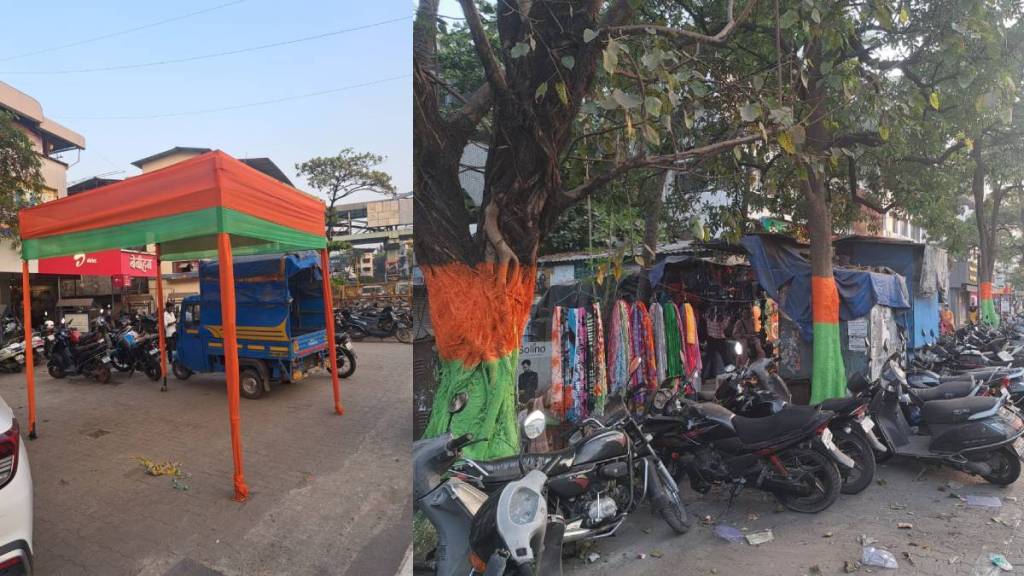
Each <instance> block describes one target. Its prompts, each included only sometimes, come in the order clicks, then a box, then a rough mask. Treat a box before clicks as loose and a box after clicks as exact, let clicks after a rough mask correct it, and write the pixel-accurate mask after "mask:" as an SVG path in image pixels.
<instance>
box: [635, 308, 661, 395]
mask: <svg viewBox="0 0 1024 576" xmlns="http://www.w3.org/2000/svg"><path fill="white" fill-rule="evenodd" d="M638 306H639V307H640V318H641V321H642V322H643V339H644V373H645V376H646V380H647V388H648V389H649V390H655V389H657V388H658V384H660V383H661V381H660V380H658V352H657V349H656V348H655V346H654V323H653V322H652V321H651V315H650V314H649V313H648V312H647V306H646V305H644V303H643V302H640V303H639V304H638Z"/></svg>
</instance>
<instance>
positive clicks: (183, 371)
mask: <svg viewBox="0 0 1024 576" xmlns="http://www.w3.org/2000/svg"><path fill="white" fill-rule="evenodd" d="M171 371H172V372H174V377H175V378H177V379H178V380H188V379H189V376H192V371H191V370H189V369H188V366H185V365H184V364H182V363H181V361H180V360H175V361H174V363H173V364H172V365H171Z"/></svg>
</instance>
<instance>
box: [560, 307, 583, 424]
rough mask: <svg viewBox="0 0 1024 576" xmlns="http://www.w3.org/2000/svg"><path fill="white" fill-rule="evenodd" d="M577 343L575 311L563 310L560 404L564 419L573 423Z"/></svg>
mask: <svg viewBox="0 0 1024 576" xmlns="http://www.w3.org/2000/svg"><path fill="white" fill-rule="evenodd" d="M578 344H579V343H578V342H577V341H576V309H575V308H566V309H565V327H564V329H563V331H562V372H563V374H564V378H565V382H564V385H563V388H562V389H563V394H562V403H563V404H564V406H565V408H564V411H565V419H566V420H568V421H570V422H574V421H575V417H576V412H575V410H576V406H575V405H573V395H574V388H575V386H576V380H577V375H576V372H577V368H578V364H577V362H576V358H577V356H578V350H579V346H578Z"/></svg>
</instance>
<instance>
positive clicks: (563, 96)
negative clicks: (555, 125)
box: [555, 81, 569, 106]
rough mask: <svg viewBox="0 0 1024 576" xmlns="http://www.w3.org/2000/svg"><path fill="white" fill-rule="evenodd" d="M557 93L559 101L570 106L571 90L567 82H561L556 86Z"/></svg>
mask: <svg viewBox="0 0 1024 576" xmlns="http://www.w3.org/2000/svg"><path fill="white" fill-rule="evenodd" d="M555 92H557V93H558V99H559V100H561V101H562V104H564V105H565V106H568V105H569V89H568V88H567V87H566V85H565V82H561V81H559V82H558V83H556V84H555Z"/></svg>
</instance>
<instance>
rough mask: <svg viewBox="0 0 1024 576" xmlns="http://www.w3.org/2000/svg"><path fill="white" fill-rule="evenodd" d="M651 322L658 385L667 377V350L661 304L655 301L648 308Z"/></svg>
mask: <svg viewBox="0 0 1024 576" xmlns="http://www.w3.org/2000/svg"><path fill="white" fill-rule="evenodd" d="M650 315H651V323H652V324H653V326H654V352H655V354H656V356H657V361H658V385H659V386H660V385H661V383H662V382H664V381H665V379H666V378H668V351H667V350H666V349H665V315H664V312H662V308H661V304H658V303H657V302H655V303H654V304H651V309H650Z"/></svg>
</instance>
